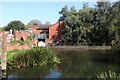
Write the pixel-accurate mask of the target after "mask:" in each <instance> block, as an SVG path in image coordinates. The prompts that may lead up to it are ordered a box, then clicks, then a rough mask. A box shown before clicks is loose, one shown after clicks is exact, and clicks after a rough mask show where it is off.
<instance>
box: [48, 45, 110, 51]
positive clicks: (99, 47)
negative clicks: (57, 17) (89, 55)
mask: <svg viewBox="0 0 120 80" xmlns="http://www.w3.org/2000/svg"><path fill="white" fill-rule="evenodd" d="M48 48H59V49H84V50H111V49H112V48H111V46H48Z"/></svg>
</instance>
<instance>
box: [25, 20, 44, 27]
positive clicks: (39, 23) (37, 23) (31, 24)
mask: <svg viewBox="0 0 120 80" xmlns="http://www.w3.org/2000/svg"><path fill="white" fill-rule="evenodd" d="M33 25H43V24H42V22H41V21H40V20H38V19H34V20H31V21H30V22H29V23H28V24H27V26H28V27H32V26H33Z"/></svg>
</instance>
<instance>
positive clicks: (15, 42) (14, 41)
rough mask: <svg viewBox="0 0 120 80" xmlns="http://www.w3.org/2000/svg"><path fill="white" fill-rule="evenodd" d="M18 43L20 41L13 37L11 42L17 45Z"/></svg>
mask: <svg viewBox="0 0 120 80" xmlns="http://www.w3.org/2000/svg"><path fill="white" fill-rule="evenodd" d="M17 43H18V41H17V40H16V39H13V40H11V41H10V44H12V45H15V44H17Z"/></svg>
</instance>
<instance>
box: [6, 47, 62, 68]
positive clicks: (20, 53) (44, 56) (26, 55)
mask: <svg viewBox="0 0 120 80" xmlns="http://www.w3.org/2000/svg"><path fill="white" fill-rule="evenodd" d="M55 63H60V59H59V58H58V57H57V56H56V54H55V53H54V52H52V51H51V50H50V49H48V48H39V47H36V48H32V49H30V50H12V51H8V54H7V69H10V68H21V67H33V66H43V65H48V64H55Z"/></svg>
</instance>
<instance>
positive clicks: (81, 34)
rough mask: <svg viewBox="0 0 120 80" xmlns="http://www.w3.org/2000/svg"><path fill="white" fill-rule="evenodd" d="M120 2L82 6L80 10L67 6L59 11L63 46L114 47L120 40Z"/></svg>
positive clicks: (85, 4)
mask: <svg viewBox="0 0 120 80" xmlns="http://www.w3.org/2000/svg"><path fill="white" fill-rule="evenodd" d="M119 13H120V1H118V2H97V4H96V5H95V6H94V8H91V7H89V6H88V4H87V3H84V4H83V8H82V9H80V10H77V9H75V7H74V6H73V7H70V8H69V7H68V6H67V5H66V6H65V7H63V8H62V10H61V11H60V14H61V17H60V19H59V21H64V23H65V28H64V29H63V32H62V44H63V45H90V46H91V45H96V46H103V45H104V46H105V45H110V46H114V45H115V44H116V43H117V42H118V40H120V14H119Z"/></svg>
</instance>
